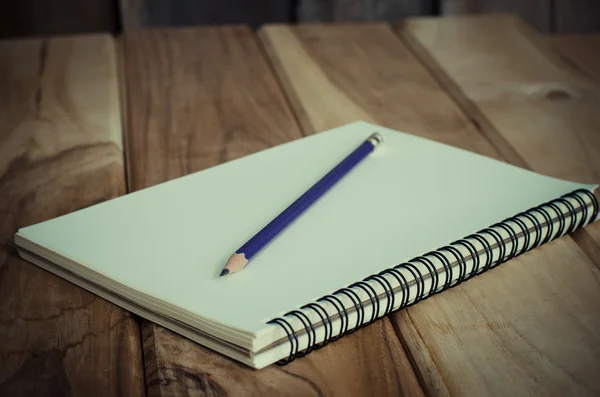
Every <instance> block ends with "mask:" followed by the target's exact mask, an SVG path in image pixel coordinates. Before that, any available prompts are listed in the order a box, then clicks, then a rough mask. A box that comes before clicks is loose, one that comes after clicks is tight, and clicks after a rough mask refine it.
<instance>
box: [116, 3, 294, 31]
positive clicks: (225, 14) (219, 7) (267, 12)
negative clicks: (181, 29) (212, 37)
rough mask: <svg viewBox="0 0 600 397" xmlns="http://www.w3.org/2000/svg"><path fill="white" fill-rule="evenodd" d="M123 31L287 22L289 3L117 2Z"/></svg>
mask: <svg viewBox="0 0 600 397" xmlns="http://www.w3.org/2000/svg"><path fill="white" fill-rule="evenodd" d="M119 10H120V13H121V19H122V21H123V29H124V30H129V29H132V28H139V27H150V26H155V27H166V26H192V25H223V24H242V23H244V24H249V25H251V26H259V25H261V24H263V23H267V22H289V21H290V20H291V17H292V0H258V1H257V0H229V1H216V0H203V1H197V0H167V1H165V0H119Z"/></svg>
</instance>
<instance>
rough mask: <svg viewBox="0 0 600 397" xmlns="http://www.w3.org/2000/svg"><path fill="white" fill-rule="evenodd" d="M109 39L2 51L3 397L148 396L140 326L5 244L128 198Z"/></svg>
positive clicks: (30, 43)
mask: <svg viewBox="0 0 600 397" xmlns="http://www.w3.org/2000/svg"><path fill="white" fill-rule="evenodd" d="M116 83H117V73H116V68H115V52H114V44H113V41H112V39H111V38H110V37H109V36H89V37H76V38H61V39H51V40H18V41H3V42H0V109H1V110H0V192H2V193H1V195H2V198H1V199H0V240H1V243H0V395H2V396H59V395H60V396H63V395H64V396H68V395H75V396H79V395H84V396H96V395H98V396H107V395H111V396H117V395H123V396H139V395H143V393H144V384H143V372H142V361H141V345H140V342H139V338H140V333H139V328H138V326H137V324H136V322H135V320H134V319H133V318H132V316H131V315H130V314H128V313H127V312H125V311H124V310H121V309H120V308H118V307H116V306H114V305H112V304H110V303H108V302H106V301H105V300H103V299H101V298H98V297H96V296H95V295H93V294H91V293H88V292H86V291H84V290H83V289H81V288H78V287H76V286H74V285H72V284H70V283H69V282H67V281H64V280H62V279H61V278H58V277H56V276H54V275H51V274H50V273H47V272H46V271H44V270H41V269H39V268H38V267H36V266H34V265H31V264H29V263H28V262H25V261H23V260H20V259H19V258H18V256H17V254H16V253H15V252H11V251H9V250H7V247H6V245H5V243H6V242H7V240H8V239H9V238H10V237H12V235H13V234H14V233H15V232H16V231H17V229H18V228H19V227H22V226H27V225H30V224H33V223H36V222H40V221H43V220H46V219H50V218H53V217H56V216H59V215H62V214H65V213H69V212H72V211H75V210H78V209H80V208H84V207H86V206H89V205H92V204H95V203H98V202H101V201H104V200H108V199H111V198H114V197H116V196H119V195H121V194H123V193H125V175H124V174H125V173H124V168H123V152H122V143H121V128H120V112H119V102H118V93H117V90H116Z"/></svg>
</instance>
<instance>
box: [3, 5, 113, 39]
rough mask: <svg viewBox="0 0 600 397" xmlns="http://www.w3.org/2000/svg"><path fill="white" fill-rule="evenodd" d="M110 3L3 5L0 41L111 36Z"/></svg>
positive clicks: (111, 18) (111, 16) (111, 8)
mask: <svg viewBox="0 0 600 397" xmlns="http://www.w3.org/2000/svg"><path fill="white" fill-rule="evenodd" d="M112 3H113V2H112V1H105V0H85V1H81V0H57V1H51V2H50V1H39V0H20V1H5V2H3V4H2V12H1V13H0V37H3V38H8V37H23V36H44V35H53V34H54V35H56V34H75V33H89V32H102V33H106V32H115V31H116V30H117V25H118V19H117V13H116V7H115V6H114V5H113V4H112Z"/></svg>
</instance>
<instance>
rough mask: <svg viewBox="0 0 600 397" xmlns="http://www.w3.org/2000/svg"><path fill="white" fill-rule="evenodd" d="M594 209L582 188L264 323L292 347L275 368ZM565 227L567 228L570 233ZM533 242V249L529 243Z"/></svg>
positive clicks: (573, 226) (541, 240) (543, 239)
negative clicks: (302, 341) (302, 337)
mask: <svg viewBox="0 0 600 397" xmlns="http://www.w3.org/2000/svg"><path fill="white" fill-rule="evenodd" d="M582 196H583V197H587V198H588V199H589V200H590V202H589V203H586V201H585V200H584V198H582ZM569 199H572V200H574V201H575V202H576V203H577V204H578V207H577V208H575V206H574V205H573V204H572V202H570V201H569ZM559 204H562V205H564V206H565V207H566V208H567V210H566V211H564V210H561V209H560V207H559ZM590 205H591V207H592V213H591V216H590V217H588V207H589V206H590ZM598 210H599V204H598V200H597V198H596V197H595V196H594V195H593V194H592V193H591V192H589V191H588V190H585V189H579V190H575V191H573V192H571V193H569V194H565V195H563V196H562V197H560V198H557V199H554V200H552V201H550V202H547V203H545V204H542V205H540V206H537V207H534V208H531V209H529V210H527V211H524V212H521V213H519V214H517V215H515V216H513V217H510V218H507V219H505V220H504V221H502V222H498V223H496V224H494V225H492V226H490V227H488V228H485V229H482V230H480V231H479V232H476V233H473V234H471V235H469V236H467V237H465V238H462V239H459V240H457V241H454V242H452V243H450V244H449V245H447V246H444V247H442V248H439V249H437V250H435V251H431V252H428V253H426V254H424V255H422V256H419V257H416V258H413V259H411V260H410V261H408V262H406V263H401V264H399V265H396V266H394V267H393V268H389V269H385V270H383V271H381V272H379V273H378V274H373V275H370V276H368V277H366V278H365V279H363V280H362V281H359V282H356V283H353V284H351V285H349V286H348V287H345V288H341V289H339V290H337V291H335V292H334V293H332V294H329V295H326V296H323V297H321V298H319V299H317V300H316V302H313V303H309V304H306V305H304V306H302V307H301V308H300V310H292V311H290V312H288V313H286V314H284V315H283V316H281V317H279V318H275V319H273V320H271V321H269V322H268V324H277V325H278V326H280V327H281V328H282V329H283V330H284V331H285V334H286V336H287V339H288V341H289V344H290V353H289V355H288V357H287V358H285V359H282V360H279V361H278V362H277V364H279V365H285V364H288V363H290V362H292V361H293V360H294V359H296V358H297V357H303V356H305V355H307V354H309V353H310V352H312V351H314V350H318V349H321V348H322V347H324V346H326V345H327V344H329V343H330V342H333V341H335V340H337V339H339V338H341V337H343V336H344V335H347V334H351V333H353V332H355V331H357V330H358V329H360V328H362V327H365V326H368V325H369V324H372V323H373V322H374V321H376V320H377V319H379V318H382V317H385V316H387V315H388V314H389V313H391V312H395V311H399V310H402V309H404V308H406V307H408V306H412V305H414V304H415V303H418V302H420V301H423V300H425V299H427V298H429V297H430V296H432V295H434V294H437V293H440V292H442V291H445V290H447V289H448V288H452V287H455V286H456V285H458V284H460V283H462V282H463V281H465V280H468V279H470V278H472V277H474V276H476V275H479V274H482V273H484V272H486V271H487V270H490V269H492V268H495V267H496V266H498V265H500V264H502V263H504V262H507V261H509V260H510V259H512V258H515V257H517V256H519V255H521V254H523V253H525V252H527V251H530V250H532V249H534V248H536V247H539V246H541V245H543V244H545V243H547V242H549V241H551V240H553V239H556V238H558V237H561V236H563V235H565V234H569V233H571V232H573V231H574V230H577V229H579V228H581V227H584V226H585V225H587V224H589V223H591V222H593V221H594V220H595V219H596V217H597V216H598ZM579 212H581V214H582V215H581V219H580V220H579V222H577V217H578V213H579ZM536 215H539V216H540V217H541V218H543V219H544V221H543V223H542V222H540V221H539V219H538V217H537V216H536ZM567 218H568V220H567ZM556 220H558V228H557V230H555V222H556ZM526 222H529V223H530V224H531V225H532V226H531V227H527V223H526ZM567 224H568V225H569V227H568V228H567ZM544 228H545V229H546V233H545V235H544V236H542V234H543V230H544ZM500 231H503V232H505V233H506V234H507V236H508V237H507V238H506V239H505V238H503V237H502V235H501V234H500ZM519 236H521V237H519ZM532 239H533V244H531V240H532ZM489 240H492V241H493V243H490V241H489ZM521 242H522V244H523V246H522V247H521V249H518V246H519V245H520V243H521ZM475 243H478V244H479V245H481V249H480V250H478V249H477V248H476V246H475ZM459 247H461V248H463V249H464V250H465V251H466V252H468V256H465V255H463V253H462V252H461V251H460V250H459V249H458V248H459ZM508 247H510V250H509V251H508V252H507V249H508ZM494 248H497V249H498V251H499V253H498V255H497V258H494V257H493V256H494ZM480 252H481V253H480ZM446 254H447V255H449V256H451V257H452V258H453V259H454V260H453V262H451V261H450V260H449V259H448V257H447V256H446ZM484 255H485V258H486V260H485V263H482V261H481V258H483V256H484ZM434 260H437V261H439V262H441V264H442V266H443V269H440V270H441V271H439V270H437V269H436V267H435V265H434ZM469 260H472V261H473V268H472V269H471V271H470V272H468V274H467V263H468V261H469ZM452 263H456V264H457V265H458V266H455V267H453V266H452ZM416 264H420V265H421V266H422V267H423V268H425V269H426V271H422V270H420V269H419V267H418V266H417V265H416ZM401 270H404V271H406V273H407V274H410V275H411V276H412V277H413V279H414V288H415V289H416V295H415V298H414V300H413V301H412V302H410V295H411V294H410V288H411V285H410V284H411V282H409V280H407V278H406V276H405V274H403V272H402V271H401ZM456 271H458V277H456V279H455V280H454V282H453V281H452V280H453V279H454V275H455V272H456ZM440 275H443V276H444V279H445V281H444V282H440ZM386 276H389V277H390V278H392V279H393V282H395V283H397V286H396V287H395V288H394V286H393V285H392V283H391V282H390V280H389V279H388V278H387V277H386ZM426 279H430V280H431V287H430V288H429V291H428V292H426V291H425V290H426V287H425V280H426ZM369 282H372V283H374V284H375V283H376V284H377V285H379V286H380V287H381V288H382V290H383V294H381V295H382V296H381V298H380V297H379V294H378V293H377V291H376V290H375V289H374V288H373V286H372V285H371V284H370V283H369ZM358 290H360V291H362V292H364V293H365V294H366V295H367V298H368V299H367V301H366V302H365V303H363V301H362V300H361V298H360V297H359V296H358V294H357V292H356V291H358ZM395 290H397V291H399V292H400V296H402V300H401V302H400V304H399V305H398V307H395V304H396V295H397V294H396V293H395ZM383 295H384V296H385V298H384V297H383ZM340 297H346V298H348V299H349V301H350V302H352V304H351V306H350V307H346V306H345V305H344V304H343V302H342V301H341V300H340ZM382 299H385V300H386V302H387V303H386V305H385V309H384V310H383V311H382V312H381V313H380V303H381V300H382ZM325 302H327V303H328V304H329V305H331V306H332V307H333V308H334V309H335V311H336V312H337V313H335V314H333V315H332V314H329V312H328V311H327V310H326V309H325V308H324V307H323V305H322V304H323V303H325ZM369 303H370V305H371V307H372V314H371V316H370V317H369V318H368V319H365V306H364V305H365V304H369ZM306 311H311V312H314V313H316V316H317V317H318V318H319V320H320V321H317V323H316V324H315V323H313V322H312V321H311V320H310V318H309V316H308V315H307V314H306ZM349 311H350V312H355V313H356V321H355V322H353V324H350V313H349ZM292 317H293V318H295V319H297V320H299V322H300V323H301V324H302V326H300V329H299V330H296V329H294V327H293V326H292V324H291V323H290V321H288V320H287V319H291V318H292ZM334 317H336V318H339V320H340V327H339V329H338V330H337V332H335V331H336V330H334V329H333V328H334V325H333V324H334ZM286 318H287V319H286ZM319 326H322V327H323V329H324V339H323V341H322V342H321V343H317V332H316V328H317V327H319ZM299 334H306V335H307V337H308V342H307V346H306V347H305V348H304V349H302V350H300V349H299V341H298V335H299Z"/></svg>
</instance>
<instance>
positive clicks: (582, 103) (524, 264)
mask: <svg viewBox="0 0 600 397" xmlns="http://www.w3.org/2000/svg"><path fill="white" fill-rule="evenodd" d="M399 32H400V34H401V35H402V37H403V38H404V39H405V40H406V41H407V42H408V43H410V45H411V46H412V47H413V49H414V50H415V52H416V53H418V54H419V56H420V57H421V58H422V59H423V61H424V62H425V63H426V64H428V65H429V68H430V70H432V71H433V72H434V73H435V74H436V76H437V78H438V80H439V81H441V82H442V83H443V84H444V86H445V87H446V88H447V90H448V92H449V93H450V94H451V95H452V96H453V97H454V98H455V100H456V101H457V103H460V104H461V106H462V107H463V108H464V109H465V111H466V112H467V113H468V114H470V115H471V117H472V118H473V120H475V121H476V122H477V123H478V124H479V125H480V126H481V127H482V132H483V133H485V134H486V135H487V136H488V137H490V139H491V140H493V141H495V142H498V141H500V140H504V141H505V142H506V143H507V144H508V145H509V146H510V147H512V149H513V150H511V151H508V152H504V151H502V149H503V148H506V147H507V146H506V145H497V147H499V149H500V150H501V153H502V155H503V156H504V157H512V156H514V155H515V154H516V156H518V158H520V159H522V163H524V164H525V165H526V166H527V167H528V168H531V169H533V170H535V171H538V172H541V173H544V174H547V175H552V176H555V177H562V178H569V179H575V180H579V181H584V182H585V181H587V182H598V179H600V178H599V174H598V171H599V170H600V164H599V161H600V156H599V155H598V154H599V153H600V145H599V143H600V141H598V136H597V133H596V132H595V131H596V130H597V127H598V120H599V119H598V115H597V114H596V113H597V110H594V109H597V108H598V98H599V96H598V91H597V87H596V86H595V85H594V84H593V83H592V82H591V80H589V79H587V78H586V77H585V76H583V75H581V74H579V73H577V72H576V70H574V69H573V68H571V67H569V65H567V64H565V63H564V62H562V61H561V59H560V57H558V56H557V54H555V53H554V52H553V51H551V49H550V48H549V47H548V45H547V43H546V42H545V41H544V40H542V39H541V38H540V37H539V36H537V35H536V34H535V33H533V32H532V31H531V30H530V29H528V28H527V27H526V26H524V25H523V24H522V23H521V22H520V21H519V20H516V19H514V18H508V17H500V18H496V17H494V18H491V17H478V18H454V19H442V20H440V19H420V20H418V19H415V20H413V21H409V22H408V23H406V24H402V25H401V26H400V27H399ZM598 227H599V225H598V224H594V225H590V226H589V227H588V228H586V229H584V230H581V231H579V233H578V234H575V235H573V239H575V241H581V238H582V237H581V236H583V238H584V239H585V240H586V244H587V243H590V241H594V242H595V238H594V236H597V234H598ZM573 239H572V238H562V239H560V240H557V241H554V242H552V243H550V244H548V245H546V246H544V247H541V248H539V249H537V250H535V251H532V252H530V253H527V254H525V255H523V256H522V257H519V258H516V259H513V260H511V261H510V262H509V263H507V264H505V265H502V267H501V268H498V269H497V270H494V271H492V272H489V274H486V275H484V276H481V277H478V278H477V279H476V280H472V281H469V285H468V286H466V285H463V286H462V287H461V288H459V289H457V290H456V291H454V290H453V291H448V292H450V293H449V294H447V293H444V294H445V296H444V298H443V299H438V300H435V301H432V302H429V301H426V302H424V304H419V305H417V306H415V308H414V310H412V311H408V312H406V313H403V315H401V316H399V317H397V318H396V319H397V320H398V321H397V322H396V323H395V325H396V327H397V329H398V330H399V331H400V333H401V334H403V335H406V337H407V339H408V340H411V341H413V342H414V345H411V347H412V346H414V347H413V348H412V349H411V351H413V357H414V359H415V361H416V362H417V363H418V366H419V367H422V368H432V370H431V371H430V372H429V373H428V376H427V377H426V383H427V385H428V388H429V389H430V390H433V391H435V393H436V394H440V395H451V394H463V393H464V394H468V395H471V394H473V395H481V394H485V395H508V394H510V395H590V396H591V395H597V394H598V393H599V392H600V380H599V379H598V378H597V376H596V375H595V374H596V373H598V371H599V370H600V333H599V332H597V329H598V326H599V325H600V318H599V317H598V315H597V313H598V309H600V281H599V275H600V273H599V271H598V269H599V268H598V267H597V266H594V263H593V262H592V260H595V258H594V257H591V260H590V257H588V256H587V255H586V252H588V251H590V249H589V247H587V248H586V247H585V246H584V244H580V245H577V244H574V241H573ZM590 244H593V243H590ZM584 251H585V252H584ZM596 265H597V263H596ZM456 307H461V310H456V309H453V308H456ZM465 373H469V374H477V375H478V376H479V379H477V376H475V377H473V376H472V377H464V376H462V374H465ZM457 379H460V381H459V380H457Z"/></svg>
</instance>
